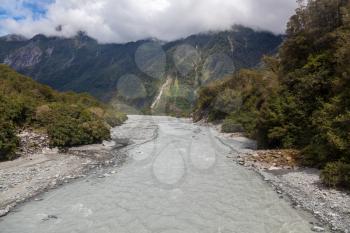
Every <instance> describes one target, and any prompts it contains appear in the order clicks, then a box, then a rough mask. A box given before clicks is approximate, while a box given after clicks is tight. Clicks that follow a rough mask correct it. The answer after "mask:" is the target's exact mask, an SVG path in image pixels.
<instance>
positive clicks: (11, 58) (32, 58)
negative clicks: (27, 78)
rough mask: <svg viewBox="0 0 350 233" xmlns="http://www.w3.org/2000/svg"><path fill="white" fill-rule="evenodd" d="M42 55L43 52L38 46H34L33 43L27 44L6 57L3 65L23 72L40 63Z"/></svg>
mask: <svg viewBox="0 0 350 233" xmlns="http://www.w3.org/2000/svg"><path fill="white" fill-rule="evenodd" d="M42 55H43V51H42V50H41V49H40V48H39V46H37V45H35V43H29V44H28V45H26V46H24V47H21V48H19V49H17V50H15V51H14V52H12V53H10V54H9V55H7V56H6V57H5V59H4V61H3V63H5V64H6V65H9V66H11V67H12V68H14V69H16V70H23V69H25V68H27V67H33V66H35V65H37V64H38V63H40V61H41V58H42Z"/></svg>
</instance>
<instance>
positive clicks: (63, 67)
mask: <svg viewBox="0 0 350 233" xmlns="http://www.w3.org/2000/svg"><path fill="white" fill-rule="evenodd" d="M281 42H282V36H280V35H274V34H272V33H269V32H264V31H254V30H252V29H249V28H245V27H243V26H234V27H232V29H231V30H227V31H221V32H209V33H203V34H197V35H192V36H189V37H187V38H184V39H181V40H177V41H172V42H162V41H157V40H154V39H148V40H141V41H136V42H130V43H126V44H99V43H98V42H97V41H96V40H95V39H93V38H91V37H89V36H88V35H86V34H85V33H84V32H79V33H78V34H77V35H76V36H75V37H73V38H61V37H47V36H44V35H36V36H34V37H33V38H31V39H25V38H24V37H21V36H18V35H12V36H11V35H10V36H6V37H2V38H0V62H2V63H4V64H7V65H9V66H11V67H12V68H13V69H15V70H16V71H18V72H20V73H22V74H25V75H27V76H30V77H32V78H33V79H34V80H37V81H39V82H41V83H43V84H47V85H49V86H51V87H53V88H55V89H57V90H60V91H76V92H88V93H90V94H91V95H93V96H95V97H97V98H98V99H100V100H102V101H104V102H112V103H114V104H115V105H118V106H119V107H123V106H124V109H125V106H129V109H127V111H129V112H130V111H133V110H136V111H138V110H140V109H143V110H150V108H151V107H152V111H155V112H158V113H164V112H165V111H166V112H168V113H171V114H175V113H176V114H179V113H181V112H187V113H188V112H189V111H188V109H189V108H190V107H191V104H192V103H193V99H194V98H195V95H196V90H197V89H198V87H199V86H201V85H203V84H205V83H208V82H210V81H211V80H216V79H220V78H222V77H224V76H226V75H228V74H230V73H232V72H234V71H235V70H238V69H240V68H248V67H249V68H250V67H256V66H258V65H259V64H260V60H261V58H262V56H263V55H264V54H272V53H275V52H276V51H277V47H278V46H279V45H280V43H281Z"/></svg>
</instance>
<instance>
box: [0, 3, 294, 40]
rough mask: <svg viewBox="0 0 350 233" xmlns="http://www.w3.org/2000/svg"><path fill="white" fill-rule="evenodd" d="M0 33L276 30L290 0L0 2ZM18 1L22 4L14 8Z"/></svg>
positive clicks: (167, 35) (117, 36)
mask: <svg viewBox="0 0 350 233" xmlns="http://www.w3.org/2000/svg"><path fill="white" fill-rule="evenodd" d="M1 1H2V2H3V3H2V6H1V11H2V15H1V17H0V32H2V33H20V34H24V35H25V36H28V37H30V36H33V35H35V34H38V33H43V34H46V35H62V36H72V35H74V34H75V33H76V32H77V31H79V30H82V31H86V32H87V33H88V34H89V35H90V36H92V37H94V38H96V39H98V40H99V41H100V42H127V41H133V40H138V39H143V38H149V37H155V38H158V39H161V40H173V39H177V38H180V37H185V36H187V35H189V34H194V33H198V32H202V31H208V30H223V29H227V28H229V27H230V26H231V25H233V24H243V25H246V26H250V27H253V28H258V29H263V30H270V31H272V32H275V33H281V32H283V31H284V29H285V25H286V22H287V20H288V18H289V17H290V15H291V14H292V13H293V11H294V8H295V7H296V3H295V0H283V1H281V0H190V1H189V0H118V1H115V0H98V1H97V0H56V1H51V0H40V1H38V0H36V1H32V0H27V1H25V0H18V1H8V0H1ZM18 4H22V5H25V6H26V8H25V9H26V10H24V8H21V9H22V10H21V11H18V10H16V9H18V8H19V7H18Z"/></svg>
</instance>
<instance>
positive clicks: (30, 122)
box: [0, 65, 126, 160]
mask: <svg viewBox="0 0 350 233" xmlns="http://www.w3.org/2000/svg"><path fill="white" fill-rule="evenodd" d="M125 119H126V115H125V114H123V113H120V112H117V111H115V110H114V109H112V108H111V107H109V106H107V105H104V104H102V103H100V102H99V101H97V100H96V99H95V98H93V97H91V96H90V95H87V94H75V93H71V92H68V93H60V92H57V91H55V90H53V89H51V88H50V87H48V86H45V85H42V84H39V83H37V82H35V81H33V80H32V79H30V78H28V77H25V76H23V75H20V74H18V73H16V72H15V71H13V70H12V69H10V68H9V67H7V66H5V65H0V160H8V159H13V158H14V157H15V152H16V149H17V147H18V144H19V140H18V138H17V136H16V134H17V132H18V130H20V129H25V128H32V129H35V130H40V131H44V132H46V133H47V134H48V135H49V138H50V144H51V146H53V147H56V146H57V147H69V146H77V145H84V144H91V143H98V142H101V141H102V140H106V139H109V138H110V131H109V129H110V127H114V126H116V125H119V124H121V123H122V122H123V121H124V120H125Z"/></svg>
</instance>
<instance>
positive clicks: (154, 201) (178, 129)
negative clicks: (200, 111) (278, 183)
mask: <svg viewBox="0 0 350 233" xmlns="http://www.w3.org/2000/svg"><path fill="white" fill-rule="evenodd" d="M112 135H113V137H114V138H120V137H127V138H130V140H131V141H132V142H133V143H132V144H131V145H129V146H127V147H125V148H123V149H122V151H121V153H125V154H126V155H127V160H126V162H125V163H124V164H123V166H121V167H115V168H114V167H113V168H106V170H105V171H104V175H103V176H101V175H99V174H90V175H89V176H87V177H85V178H82V179H80V180H78V181H76V182H73V183H70V184H67V185H65V186H63V187H61V188H58V189H56V190H52V191H50V192H48V193H45V194H43V195H42V196H41V197H40V201H30V202H27V203H25V204H23V205H21V206H19V207H18V208H16V209H15V211H14V212H11V213H10V214H9V215H7V216H5V217H3V218H1V219H0V229H1V232H2V233H51V232H52V233H73V232H74V233H75V232H77V233H78V232H79V233H80V232H81V233H83V232H84V233H88V232H91V233H104V232H110V233H115V232H118V233H124V232H125V233H126V232H132V233H142V232H151V233H155V232H157V233H158V232H159V233H161V232H164V233H180V232H187V233H197V232H198V233H199V232H200V233H206V232H208V233H216V232H218V233H226V232H227V233H228V232H230V233H253V232H254V233H255V232H256V233H265V232H266V233H293V232H295V233H304V232H312V231H311V227H312V225H311V224H310V221H313V219H312V218H311V216H309V215H308V214H307V213H305V212H302V211H300V210H297V209H294V208H293V207H292V206H291V205H290V203H289V202H288V201H286V200H285V199H283V198H281V196H280V195H279V194H278V193H276V192H275V191H274V190H273V189H272V187H271V186H269V185H268V184H266V182H264V180H263V179H262V178H261V177H260V176H259V175H258V174H257V173H255V172H253V171H250V170H247V169H245V168H244V167H241V166H239V165H237V164H235V163H233V162H232V159H230V158H232V156H236V155H237V154H239V153H240V152H244V151H245V150H249V149H250V148H252V147H254V143H253V142H252V141H249V140H246V139H243V138H242V139H241V140H231V141H230V140H227V139H222V138H220V134H219V133H218V132H216V131H215V130H214V129H213V128H210V127H206V126H200V125H196V124H193V123H192V122H191V121H190V120H189V119H177V118H171V117H155V116H129V120H128V121H127V122H126V123H125V124H124V125H123V126H120V127H117V128H115V129H113V131H112Z"/></svg>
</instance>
